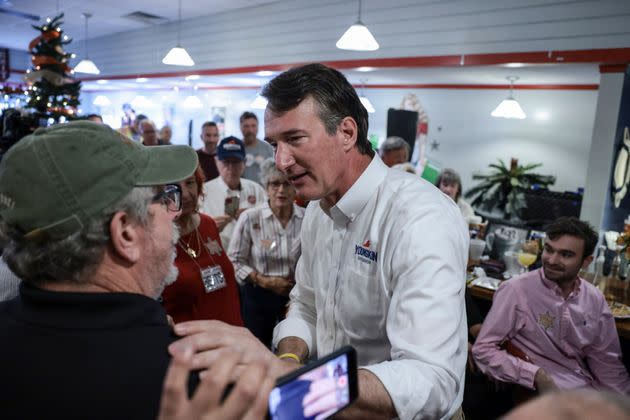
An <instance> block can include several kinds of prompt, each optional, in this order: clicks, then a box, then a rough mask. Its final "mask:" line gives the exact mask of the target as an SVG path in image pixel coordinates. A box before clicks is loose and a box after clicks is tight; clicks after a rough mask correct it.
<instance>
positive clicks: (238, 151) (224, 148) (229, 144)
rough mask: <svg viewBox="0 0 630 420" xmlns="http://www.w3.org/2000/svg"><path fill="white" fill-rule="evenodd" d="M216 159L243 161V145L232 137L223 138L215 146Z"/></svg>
mask: <svg viewBox="0 0 630 420" xmlns="http://www.w3.org/2000/svg"><path fill="white" fill-rule="evenodd" d="M217 158H219V160H225V159H227V158H236V159H239V160H245V143H243V142H242V141H241V140H240V139H238V138H236V137H234V136H230V137H226V138H224V139H223V140H221V141H220V142H219V145H218V146H217Z"/></svg>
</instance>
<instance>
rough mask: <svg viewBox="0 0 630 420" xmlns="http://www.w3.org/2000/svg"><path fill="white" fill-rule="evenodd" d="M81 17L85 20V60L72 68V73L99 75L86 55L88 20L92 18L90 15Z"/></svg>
mask: <svg viewBox="0 0 630 420" xmlns="http://www.w3.org/2000/svg"><path fill="white" fill-rule="evenodd" d="M82 15H83V17H84V18H85V58H84V59H83V60H81V61H80V62H79V64H77V65H76V66H75V67H74V71H75V73H87V74H101V71H100V70H99V69H98V67H96V64H94V62H93V61H92V60H90V56H89V54H88V19H89V18H91V17H92V13H82Z"/></svg>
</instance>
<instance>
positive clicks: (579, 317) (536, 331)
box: [473, 218, 630, 394]
mask: <svg viewBox="0 0 630 420" xmlns="http://www.w3.org/2000/svg"><path fill="white" fill-rule="evenodd" d="M546 234H547V239H546V240H545V246H544V249H543V254H542V263H543V264H542V268H541V269H538V270H534V271H530V272H528V273H525V274H523V275H521V276H519V277H516V278H514V279H512V280H509V281H506V282H504V283H503V284H501V286H500V287H499V289H498V290H497V291H496V293H495V294H494V299H493V302H492V308H491V309H490V312H489V313H488V316H487V317H486V319H485V321H484V322H483V326H482V328H481V332H480V333H479V337H477V340H476V341H475V345H474V346H473V357H474V359H475V361H476V363H477V365H478V366H479V368H480V369H481V371H482V372H484V373H485V374H486V375H489V376H490V377H492V378H494V379H497V380H499V381H502V382H508V383H515V384H519V385H522V386H524V387H527V388H530V389H536V390H538V392H541V393H542V392H545V391H547V390H551V389H556V388H560V389H574V388H585V387H586V388H596V389H606V390H610V391H613V392H618V393H623V394H629V393H630V377H629V376H628V372H627V371H626V368H625V367H624V365H623V364H622V362H621V347H620V344H619V336H618V335H617V329H616V327H615V320H614V318H613V316H612V314H611V312H610V309H609V308H608V305H607V303H606V300H605V299H604V296H603V295H602V293H601V292H600V291H599V290H598V289H597V288H596V287H595V286H593V285H591V284H590V283H588V282H587V281H585V280H583V279H581V278H580V277H578V272H579V271H580V269H581V268H586V267H587V266H588V265H589V264H590V262H591V261H592V260H593V256H592V253H593V251H594V249H595V245H596V243H597V234H596V233H595V232H594V231H593V229H592V227H591V226H590V225H589V224H588V223H585V222H582V221H580V220H578V219H576V218H560V219H558V220H557V221H556V222H554V223H553V224H551V225H550V226H549V227H548V228H547V232H546ZM507 340H509V341H510V343H511V344H512V345H514V346H516V347H517V348H518V349H520V350H522V352H523V353H525V355H523V356H522V357H515V356H513V355H512V354H509V353H508V352H507V351H506V350H503V349H502V347H503V346H502V344H503V343H505V342H506V341H507Z"/></svg>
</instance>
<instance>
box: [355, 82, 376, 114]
mask: <svg viewBox="0 0 630 420" xmlns="http://www.w3.org/2000/svg"><path fill="white" fill-rule="evenodd" d="M365 82H367V80H361V94H360V95H359V100H360V101H361V104H363V106H364V107H365V110H366V111H367V112H368V113H369V114H374V113H375V112H376V110H375V109H374V105H372V102H370V100H369V99H368V97H367V96H365V93H363V90H364V89H365Z"/></svg>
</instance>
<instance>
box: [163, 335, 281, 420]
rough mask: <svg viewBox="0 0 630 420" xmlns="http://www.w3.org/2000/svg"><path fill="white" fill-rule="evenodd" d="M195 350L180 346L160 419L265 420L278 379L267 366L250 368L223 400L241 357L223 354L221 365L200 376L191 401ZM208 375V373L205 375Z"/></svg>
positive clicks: (168, 375)
mask: <svg viewBox="0 0 630 420" xmlns="http://www.w3.org/2000/svg"><path fill="white" fill-rule="evenodd" d="M192 356H193V349H192V347H187V346H180V347H179V350H178V351H177V352H175V355H174V357H173V359H172V361H171V364H170V366H169V368H168V371H167V373H166V377H165V379H164V386H163V390H162V399H161V402H160V413H159V415H158V419H159V420H201V419H203V420H215V419H216V420H219V419H228V420H229V419H235V420H236V419H247V420H254V419H263V418H264V417H265V415H266V412H267V401H268V395H269V393H270V392H271V389H272V388H273V386H274V383H275V378H273V377H271V376H269V375H268V371H267V369H266V367H265V366H263V365H260V364H255V365H251V366H250V367H249V368H248V369H247V371H246V372H244V373H243V375H242V376H241V377H240V378H239V380H238V381H237V382H236V383H235V384H234V387H233V389H232V391H231V392H230V395H229V396H228V397H227V398H226V399H225V401H221V397H222V395H223V393H224V391H225V387H226V386H227V385H228V383H230V378H231V372H232V370H233V369H234V368H235V367H236V365H237V364H238V362H239V359H240V358H241V357H242V354H240V353H238V352H233V351H232V352H224V353H223V355H222V357H221V361H220V363H216V364H215V365H214V366H212V370H210V371H205V372H202V373H201V374H200V381H199V385H198V386H197V389H196V390H195V394H194V395H193V397H192V399H188V391H187V383H188V376H189V374H190V371H191V370H192V369H193V367H192ZM204 373H205V374H204Z"/></svg>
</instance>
